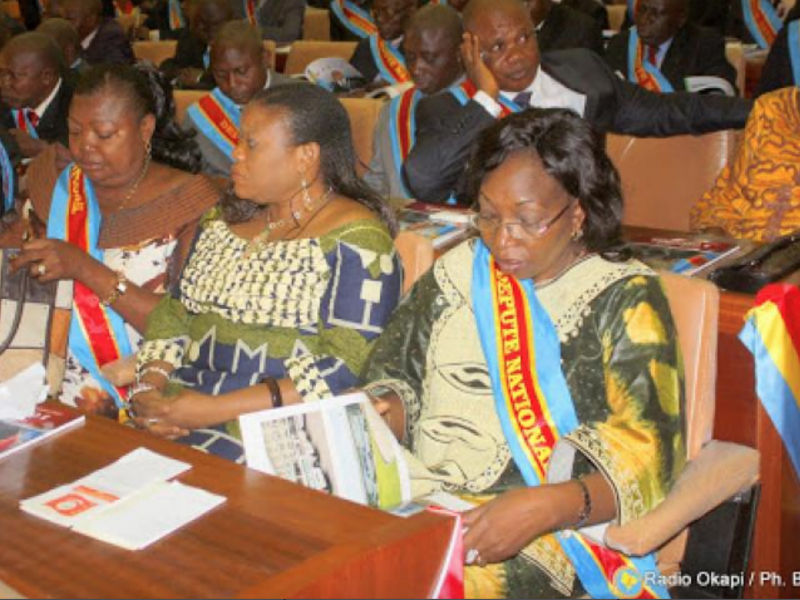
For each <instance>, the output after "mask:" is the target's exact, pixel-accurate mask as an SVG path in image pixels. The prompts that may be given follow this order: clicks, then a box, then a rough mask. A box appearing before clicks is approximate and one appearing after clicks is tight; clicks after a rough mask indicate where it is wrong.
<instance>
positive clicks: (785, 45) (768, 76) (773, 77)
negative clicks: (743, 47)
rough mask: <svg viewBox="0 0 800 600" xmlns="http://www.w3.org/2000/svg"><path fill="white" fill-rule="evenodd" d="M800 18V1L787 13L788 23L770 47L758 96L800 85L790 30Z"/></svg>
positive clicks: (759, 82)
mask: <svg viewBox="0 0 800 600" xmlns="http://www.w3.org/2000/svg"><path fill="white" fill-rule="evenodd" d="M798 20H800V3H798V4H795V5H794V8H792V9H791V10H790V11H789V13H788V14H787V15H786V23H785V24H784V26H783V29H781V30H780V32H778V37H777V38H775V42H774V43H773V44H772V48H770V49H769V55H768V56H767V62H766V63H765V64H764V68H763V69H762V70H761V79H759V80H758V87H757V88H756V97H758V96H761V95H762V94H766V93H767V92H771V91H773V90H777V89H780V88H782V87H788V86H791V85H798V86H800V81H795V78H794V68H793V67H792V57H791V52H790V47H789V32H790V31H791V30H792V29H793V28H797V27H799V26H800V25H798V23H797V22H796V21H798Z"/></svg>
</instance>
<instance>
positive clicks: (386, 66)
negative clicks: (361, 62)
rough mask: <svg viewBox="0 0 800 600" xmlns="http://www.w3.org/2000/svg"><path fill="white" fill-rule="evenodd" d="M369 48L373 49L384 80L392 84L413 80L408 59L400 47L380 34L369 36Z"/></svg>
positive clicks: (374, 57)
mask: <svg viewBox="0 0 800 600" xmlns="http://www.w3.org/2000/svg"><path fill="white" fill-rule="evenodd" d="M369 48H370V50H371V51H372V60H374V61H375V65H376V66H377V67H378V71H380V74H381V77H382V78H383V80H384V81H386V82H387V83H389V84H391V85H394V84H397V83H405V82H407V81H411V75H410V74H409V72H408V69H407V68H406V59H405V57H404V56H403V55H402V53H401V52H400V50H399V49H397V48H395V47H394V46H393V45H392V44H391V43H389V42H387V41H386V40H383V39H382V38H381V37H380V35H378V34H376V35H371V36H370V37H369Z"/></svg>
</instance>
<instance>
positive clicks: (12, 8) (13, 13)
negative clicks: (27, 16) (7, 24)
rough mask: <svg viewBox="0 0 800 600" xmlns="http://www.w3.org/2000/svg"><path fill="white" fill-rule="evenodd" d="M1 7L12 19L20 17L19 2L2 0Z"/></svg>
mask: <svg viewBox="0 0 800 600" xmlns="http://www.w3.org/2000/svg"><path fill="white" fill-rule="evenodd" d="M2 7H3V10H4V11H5V13H6V14H7V15H8V16H9V17H11V18H12V19H17V20H20V19H22V13H21V12H20V10H19V2H17V0H3V2H2Z"/></svg>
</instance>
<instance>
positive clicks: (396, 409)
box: [370, 393, 406, 442]
mask: <svg viewBox="0 0 800 600" xmlns="http://www.w3.org/2000/svg"><path fill="white" fill-rule="evenodd" d="M370 400H372V406H373V407H374V408H375V411H376V412H377V413H378V414H379V415H380V416H381V417H382V418H383V420H384V422H385V423H386V425H388V426H389V430H390V431H391V432H392V433H393V434H394V437H395V438H397V440H398V441H401V442H402V441H403V437H404V434H405V420H406V418H405V407H404V406H403V401H402V400H401V399H400V398H399V397H398V396H397V394H395V393H390V394H386V395H384V396H370Z"/></svg>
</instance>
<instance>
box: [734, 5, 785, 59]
mask: <svg viewBox="0 0 800 600" xmlns="http://www.w3.org/2000/svg"><path fill="white" fill-rule="evenodd" d="M742 16H743V17H744V22H745V25H747V30H748V31H749V32H750V35H752V36H753V39H754V40H755V42H756V44H758V47H759V48H761V49H762V50H765V49H767V48H769V47H770V46H772V42H774V41H775V37H776V36H777V35H778V32H779V31H780V30H781V27H783V21H781V18H780V17H779V16H778V13H777V11H776V10H775V8H774V7H773V6H772V4H770V2H769V0H742Z"/></svg>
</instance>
